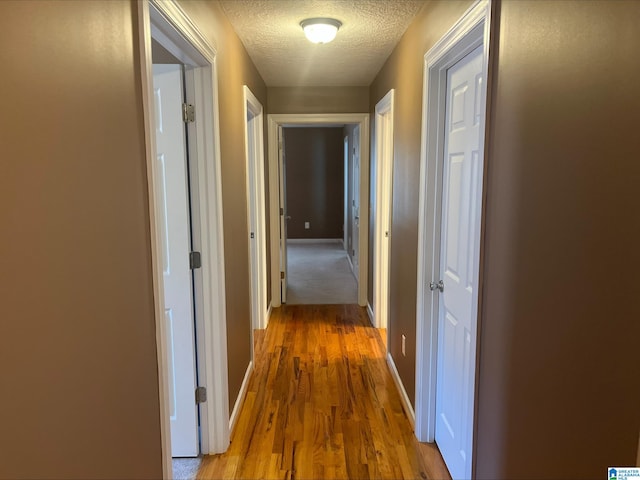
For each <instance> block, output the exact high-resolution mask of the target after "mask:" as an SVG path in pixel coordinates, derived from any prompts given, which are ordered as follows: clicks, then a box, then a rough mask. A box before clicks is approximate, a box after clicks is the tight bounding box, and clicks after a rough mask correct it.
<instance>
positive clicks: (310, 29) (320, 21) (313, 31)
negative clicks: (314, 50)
mask: <svg viewBox="0 0 640 480" xmlns="http://www.w3.org/2000/svg"><path fill="white" fill-rule="evenodd" d="M300 26H301V27H302V29H303V30H304V34H305V35H306V37H307V39H309V41H310V42H313V43H329V42H330V41H331V40H333V39H334V38H336V34H337V33H338V29H339V28H340V27H341V26H342V22H340V21H338V20H335V19H333V18H307V19H306V20H303V21H302V22H300Z"/></svg>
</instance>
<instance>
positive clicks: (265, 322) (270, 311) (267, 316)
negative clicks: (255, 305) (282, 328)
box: [263, 303, 273, 328]
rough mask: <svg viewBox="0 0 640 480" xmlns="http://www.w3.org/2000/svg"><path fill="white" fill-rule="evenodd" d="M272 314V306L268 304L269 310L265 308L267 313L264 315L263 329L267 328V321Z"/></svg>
mask: <svg viewBox="0 0 640 480" xmlns="http://www.w3.org/2000/svg"><path fill="white" fill-rule="evenodd" d="M272 312H273V304H272V303H269V308H267V313H265V315H264V327H263V328H267V327H268V326H269V320H271V313H272Z"/></svg>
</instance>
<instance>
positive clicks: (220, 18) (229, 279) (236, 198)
mask: <svg viewBox="0 0 640 480" xmlns="http://www.w3.org/2000/svg"><path fill="white" fill-rule="evenodd" d="M180 5H181V6H182V7H183V8H184V10H185V12H186V13H187V15H189V16H190V17H191V18H192V19H193V21H194V22H195V23H196V25H197V26H198V28H200V30H201V31H202V32H203V33H204V35H205V36H206V37H207V38H208V39H209V41H210V42H211V43H212V44H213V45H214V46H215V48H216V50H217V53H218V56H217V66H218V98H219V100H220V107H219V109H220V142H221V144H220V149H221V156H222V203H223V216H224V240H225V241H224V249H225V271H226V274H225V281H226V288H227V346H228V356H229V406H230V407H231V408H232V407H233V405H234V404H235V401H236V398H237V396H238V392H239V391H240V386H241V385H242V380H243V378H244V375H245V372H246V370H247V367H248V365H249V361H250V359H251V341H250V339H251V312H250V297H249V292H250V285H249V256H248V252H249V244H248V241H249V231H248V228H247V195H246V158H245V151H244V129H245V123H246V119H245V118H244V110H243V102H244V97H243V95H244V94H243V89H242V87H243V85H247V86H248V87H249V88H250V89H251V91H252V92H253V94H254V95H255V96H256V97H257V98H258V100H259V101H260V102H261V103H262V106H263V107H264V108H265V114H266V105H267V89H266V86H265V84H264V82H263V80H262V78H261V77H260V74H259V73H258V71H257V70H256V68H255V66H254V65H253V62H252V61H251V59H250V58H249V56H248V55H247V52H246V50H245V49H244V46H243V45H242V43H241V42H240V39H239V38H238V36H237V35H236V33H235V32H234V30H233V28H232V27H231V24H230V23H229V21H228V20H227V17H226V16H225V15H224V13H223V12H222V9H221V7H220V5H219V3H218V2H211V1H194V0H189V1H183V0H181V1H180ZM265 120H266V115H265ZM265 139H266V136H265ZM265 159H266V149H265ZM267 171H268V170H267V169H266V166H265V172H267ZM265 180H266V179H265ZM267 198H268V193H267ZM265 203H266V200H265ZM268 222H269V219H268V218H267V225H268ZM268 249H269V246H268V245H267V251H269V250H268ZM267 263H268V262H267ZM267 273H269V272H267ZM267 277H268V278H270V275H269V274H268V275H267ZM267 292H268V294H269V296H270V293H271V288H267Z"/></svg>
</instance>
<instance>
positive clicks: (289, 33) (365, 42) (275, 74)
mask: <svg viewBox="0 0 640 480" xmlns="http://www.w3.org/2000/svg"><path fill="white" fill-rule="evenodd" d="M220 3H221V5H222V8H223V10H224V12H225V13H226V15H227V17H228V18H229V21H230V22H231V24H232V25H233V27H234V29H235V31H236V32H237V33H238V36H239V37H240V39H241V40H242V43H243V44H244V46H245V48H246V49H247V51H248V52H249V55H250V56H251V58H252V59H253V62H254V63H255V65H256V67H257V68H258V70H259V71H260V74H261V75H262V78H263V79H264V81H265V82H266V83H267V85H268V86H270V87H289V86H368V85H370V84H371V82H372V81H373V79H374V77H375V75H376V74H377V73H378V71H379V70H380V68H381V67H382V65H383V64H384V61H385V60H386V59H387V57H388V56H389V54H390V53H391V52H392V50H393V48H394V47H395V46H396V44H397V43H398V41H399V40H400V37H402V34H403V33H404V31H405V30H406V29H407V27H408V26H409V24H410V23H411V20H412V19H413V17H414V16H415V15H416V13H418V11H419V10H420V8H421V7H422V5H423V4H424V0H418V1H415V0H223V1H221V2H220ZM310 17H331V18H335V19H337V20H340V21H341V22H342V27H340V30H339V31H338V36H337V37H336V39H335V40H334V41H333V42H331V43H328V44H325V45H315V44H312V43H311V42H309V41H308V40H307V39H306V38H305V36H304V32H303V31H302V28H301V27H300V22H301V21H302V20H304V19H305V18H310Z"/></svg>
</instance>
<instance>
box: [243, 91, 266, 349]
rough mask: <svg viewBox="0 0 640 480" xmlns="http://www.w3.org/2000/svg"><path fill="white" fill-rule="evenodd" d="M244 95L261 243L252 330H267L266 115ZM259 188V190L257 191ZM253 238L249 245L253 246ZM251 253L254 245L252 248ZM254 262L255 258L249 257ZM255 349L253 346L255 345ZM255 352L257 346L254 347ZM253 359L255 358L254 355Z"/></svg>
mask: <svg viewBox="0 0 640 480" xmlns="http://www.w3.org/2000/svg"><path fill="white" fill-rule="evenodd" d="M243 92H244V118H245V132H244V147H245V155H246V160H247V163H246V167H247V207H248V211H247V223H248V227H249V232H251V231H252V230H251V212H252V211H253V212H254V213H255V215H256V224H257V225H256V230H257V232H255V235H256V236H257V238H258V239H259V240H260V242H259V244H258V245H257V246H256V254H257V255H256V257H257V265H255V266H253V265H250V267H249V269H250V270H249V274H250V278H251V303H252V309H251V311H252V328H254V329H256V328H267V317H268V314H269V308H268V306H267V276H266V275H267V262H266V256H267V253H266V248H267V242H266V239H267V229H266V224H265V212H266V205H265V181H264V115H263V107H262V104H261V103H260V101H259V100H258V99H257V98H256V96H255V95H254V94H253V92H252V91H251V90H250V89H249V87H248V86H247V85H244V86H243ZM249 113H251V114H252V115H253V118H254V122H255V125H257V128H256V131H255V132H254V133H253V134H252V136H251V137H250V132H249V124H248V116H249ZM249 142H252V144H253V150H251V149H250V148H249V145H250V143H249ZM251 151H253V152H254V154H253V158H250V152H251ZM249 169H252V170H253V177H254V183H255V185H251V184H250V181H249V179H250V176H249ZM254 187H255V188H254ZM251 189H253V190H255V191H254V202H251V194H250V190H251ZM251 240H252V239H251V238H250V239H249V242H251ZM249 249H251V245H249ZM249 258H251V254H249ZM251 344H252V345H253V342H251ZM252 349H253V346H252ZM251 357H252V358H253V354H252V355H251Z"/></svg>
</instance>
